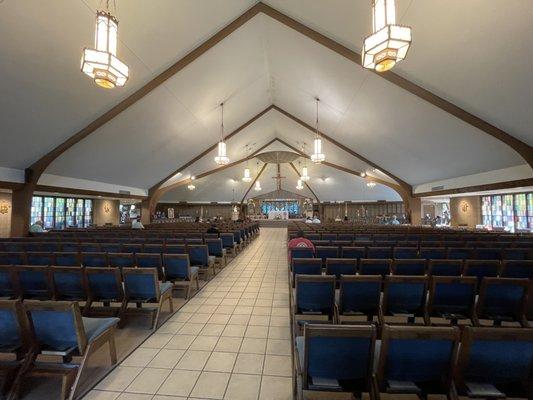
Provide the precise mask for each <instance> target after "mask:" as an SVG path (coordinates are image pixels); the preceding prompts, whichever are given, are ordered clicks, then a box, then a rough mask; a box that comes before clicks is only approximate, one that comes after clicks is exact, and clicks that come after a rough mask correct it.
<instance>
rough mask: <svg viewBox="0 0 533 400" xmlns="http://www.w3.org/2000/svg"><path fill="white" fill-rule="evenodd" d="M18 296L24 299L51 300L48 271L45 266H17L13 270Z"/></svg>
mask: <svg viewBox="0 0 533 400" xmlns="http://www.w3.org/2000/svg"><path fill="white" fill-rule="evenodd" d="M13 272H14V273H15V276H16V280H17V283H18V289H19V292H20V293H19V294H20V296H21V297H22V298H24V299H44V300H47V299H51V298H52V288H51V281H50V269H49V268H48V267H45V266H31V267H30V266H18V267H14V268H13Z"/></svg>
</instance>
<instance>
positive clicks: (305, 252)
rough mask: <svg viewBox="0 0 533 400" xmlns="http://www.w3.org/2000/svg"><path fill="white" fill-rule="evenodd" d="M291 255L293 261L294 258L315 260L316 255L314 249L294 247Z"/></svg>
mask: <svg viewBox="0 0 533 400" xmlns="http://www.w3.org/2000/svg"><path fill="white" fill-rule="evenodd" d="M289 251H290V253H291V259H293V258H313V257H314V256H315V255H314V253H313V249H311V248H309V247H294V248H292V249H290V250H289Z"/></svg>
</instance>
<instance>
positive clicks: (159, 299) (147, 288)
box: [121, 268, 174, 329]
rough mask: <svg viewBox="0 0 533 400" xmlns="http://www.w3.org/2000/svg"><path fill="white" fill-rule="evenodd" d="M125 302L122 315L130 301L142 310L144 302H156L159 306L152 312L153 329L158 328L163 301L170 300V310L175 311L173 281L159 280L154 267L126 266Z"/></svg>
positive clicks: (124, 271) (123, 272) (124, 270)
mask: <svg viewBox="0 0 533 400" xmlns="http://www.w3.org/2000/svg"><path fill="white" fill-rule="evenodd" d="M122 274H123V276H124V299H125V300H124V303H123V309H122V313H121V315H124V312H126V311H127V307H128V303H135V304H136V305H137V308H138V309H139V310H141V308H142V304H146V303H155V304H157V308H156V309H155V310H149V312H151V313H152V324H151V329H156V328H157V324H158V322H159V315H160V314H161V308H162V307H163V303H164V302H165V301H168V305H169V309H170V312H171V313H173V312H174V304H173V303H172V286H173V285H172V282H159V281H158V274H157V271H156V270H155V269H154V268H124V269H123V270H122Z"/></svg>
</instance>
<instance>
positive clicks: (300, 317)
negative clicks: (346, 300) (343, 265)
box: [293, 274, 336, 332]
mask: <svg viewBox="0 0 533 400" xmlns="http://www.w3.org/2000/svg"><path fill="white" fill-rule="evenodd" d="M300 282H303V283H313V282H314V283H329V284H331V285H332V289H333V290H332V298H331V301H332V302H331V304H332V305H333V308H332V310H331V316H329V315H323V314H317V315H314V314H298V313H297V312H298V304H297V299H298V283H300ZM335 286H336V284H335V276H332V275H299V274H298V275H296V279H295V289H294V299H293V300H294V301H293V318H294V332H299V329H298V327H299V326H298V321H316V322H322V323H331V324H333V323H335ZM330 318H331V320H330Z"/></svg>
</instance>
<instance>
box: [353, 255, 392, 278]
mask: <svg viewBox="0 0 533 400" xmlns="http://www.w3.org/2000/svg"><path fill="white" fill-rule="evenodd" d="M390 267H391V260H390V259H366V258H365V259H361V260H359V274H361V275H381V276H385V275H388V274H389V273H390Z"/></svg>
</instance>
